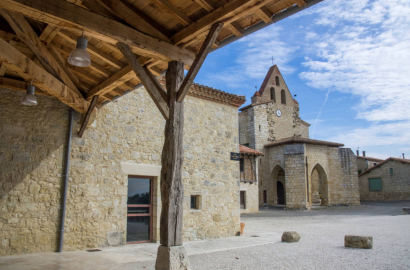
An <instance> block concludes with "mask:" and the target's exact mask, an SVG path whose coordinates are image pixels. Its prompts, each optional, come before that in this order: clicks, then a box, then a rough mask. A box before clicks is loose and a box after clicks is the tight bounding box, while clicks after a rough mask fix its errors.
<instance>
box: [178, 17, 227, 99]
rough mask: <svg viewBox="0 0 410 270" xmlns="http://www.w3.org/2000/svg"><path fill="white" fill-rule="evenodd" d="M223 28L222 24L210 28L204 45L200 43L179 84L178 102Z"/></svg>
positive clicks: (186, 91) (185, 92)
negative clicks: (192, 61)
mask: <svg viewBox="0 0 410 270" xmlns="http://www.w3.org/2000/svg"><path fill="white" fill-rule="evenodd" d="M222 27H223V23H216V24H214V25H213V26H212V27H211V30H210V31H209V33H208V36H207V37H206V39H205V41H204V43H202V46H201V49H200V50H199V52H198V54H197V55H196V58H195V61H194V63H193V64H192V66H191V68H190V69H189V71H188V73H187V75H186V77H185V78H184V81H183V82H182V84H181V88H180V89H179V91H178V96H177V98H178V102H182V101H183V100H184V98H185V96H186V94H187V93H188V90H189V87H191V84H192V82H193V81H194V79H195V77H196V75H197V74H198V72H199V70H200V68H201V67H202V64H203V63H204V61H205V58H206V57H207V56H208V53H209V51H210V49H211V47H212V45H213V44H214V42H215V40H216V38H217V37H218V35H219V32H220V31H221V29H222Z"/></svg>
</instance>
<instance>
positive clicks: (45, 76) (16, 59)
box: [0, 38, 89, 113]
mask: <svg viewBox="0 0 410 270" xmlns="http://www.w3.org/2000/svg"><path fill="white" fill-rule="evenodd" d="M0 59H2V60H3V64H4V65H6V67H7V69H10V70H11V71H14V72H15V73H17V75H19V76H20V77H22V78H23V79H24V80H26V81H31V80H33V85H35V86H36V87H38V88H40V89H42V90H43V91H45V92H47V93H48V94H50V95H51V96H54V97H56V98H57V99H58V100H60V101H61V102H63V103H65V104H67V105H68V106H70V107H71V108H73V109H74V110H76V111H78V112H80V113H85V112H87V108H88V105H89V104H88V102H87V101H86V100H85V99H84V98H83V97H82V96H79V95H78V94H77V92H75V91H74V90H73V89H71V88H70V87H68V86H66V85H65V84H63V83H62V82H60V81H59V80H57V79H56V78H55V77H54V76H53V75H51V74H50V73H48V72H47V71H45V70H44V69H42V68H41V67H39V66H37V65H36V64H35V63H34V62H33V61H31V60H30V59H28V58H27V57H26V56H24V55H23V54H22V53H21V52H19V51H18V50H17V49H15V48H14V47H13V46H12V45H10V44H8V43H7V42H6V41H5V40H3V39H2V38H0Z"/></svg>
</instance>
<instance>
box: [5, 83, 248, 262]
mask: <svg viewBox="0 0 410 270" xmlns="http://www.w3.org/2000/svg"><path fill="white" fill-rule="evenodd" d="M0 95H1V97H2V99H1V101H0V108H1V113H0V126H1V133H0V136H1V148H0V162H1V164H0V165H1V166H0V167H1V168H2V170H1V172H0V176H1V179H0V185H1V197H0V205H1V212H0V221H1V222H0V238H1V241H2V246H1V247H0V254H1V255H10V254H21V253H33V252H46V251H55V250H56V248H57V243H58V237H57V236H58V226H59V220H60V216H59V212H60V206H61V189H62V186H61V184H62V181H63V179H62V173H63V167H62V165H63V154H64V151H65V144H66V137H67V126H68V107H67V106H65V105H63V104H62V103H60V102H59V101H57V100H55V99H52V98H48V97H41V96H38V97H37V98H38V101H39V105H38V106H36V107H25V106H22V105H20V104H19V101H20V98H21V95H22V93H19V92H17V91H10V90H0ZM185 112H186V113H185V128H184V159H185V160H184V165H183V179H184V190H185V203H184V225H183V237H184V240H185V241H186V240H196V239H207V238H215V237H223V236H233V235H235V234H236V233H237V232H238V231H239V229H240V228H239V218H240V217H239V212H240V211H239V163H238V162H237V161H230V152H238V151H239V150H238V143H239V138H238V114H237V108H236V107H234V106H230V105H224V104H220V103H214V102H211V101H207V100H203V99H199V98H195V97H192V96H187V98H186V100H185ZM74 122H75V123H74V129H73V130H74V131H73V141H72V151H71V166H70V178H69V184H68V199H67V213H66V223H65V226H66V227H65V237H64V250H78V249H86V248H95V247H101V246H107V245H110V244H124V243H125V236H126V224H127V223H126V213H127V207H126V204H127V192H128V190H127V185H128V175H127V174H125V173H124V172H123V171H122V170H121V164H123V163H128V164H151V165H160V157H161V151H162V145H163V130H164V125H165V120H164V119H163V118H162V116H161V114H160V113H159V111H158V110H157V109H156V107H155V105H154V103H153V102H152V100H151V98H150V97H149V95H148V94H147V93H146V91H145V89H144V88H139V89H138V90H135V91H134V92H132V93H130V94H128V95H125V96H123V97H121V98H120V99H119V100H118V101H116V102H111V103H109V104H108V105H106V106H104V107H102V108H101V109H100V110H99V112H98V117H97V118H96V121H95V122H94V123H92V125H91V126H90V127H89V128H87V129H86V131H85V133H84V136H83V138H78V137H77V135H76V134H77V132H78V129H79V127H80V116H79V115H78V114H76V117H75V121H74ZM159 181H160V180H159V177H154V194H153V195H154V241H158V240H159V239H158V229H159V213H160V206H161V202H160V195H159V192H158V190H159V188H158V187H159ZM191 195H201V200H202V207H201V209H200V210H191V209H189V207H190V204H189V202H190V196H191ZM113 238H115V239H113Z"/></svg>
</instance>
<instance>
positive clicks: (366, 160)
mask: <svg viewBox="0 0 410 270" xmlns="http://www.w3.org/2000/svg"><path fill="white" fill-rule="evenodd" d="M356 156H357V170H358V172H359V174H361V173H362V172H364V171H366V170H368V169H370V168H371V167H373V166H376V165H377V164H379V163H380V162H382V161H383V159H379V158H373V157H366V154H365V152H364V151H363V156H360V155H359V151H356Z"/></svg>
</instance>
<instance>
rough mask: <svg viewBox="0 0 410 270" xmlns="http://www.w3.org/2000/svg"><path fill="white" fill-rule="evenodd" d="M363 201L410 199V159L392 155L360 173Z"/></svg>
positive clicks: (361, 198)
mask: <svg viewBox="0 0 410 270" xmlns="http://www.w3.org/2000/svg"><path fill="white" fill-rule="evenodd" d="M359 189H360V200H361V201H393V200H410V159H402V158H393V157H390V158H388V159H386V160H383V161H382V162H380V163H378V164H376V165H375V166H373V167H371V168H369V169H368V170H366V171H364V172H363V173H361V174H359Z"/></svg>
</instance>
